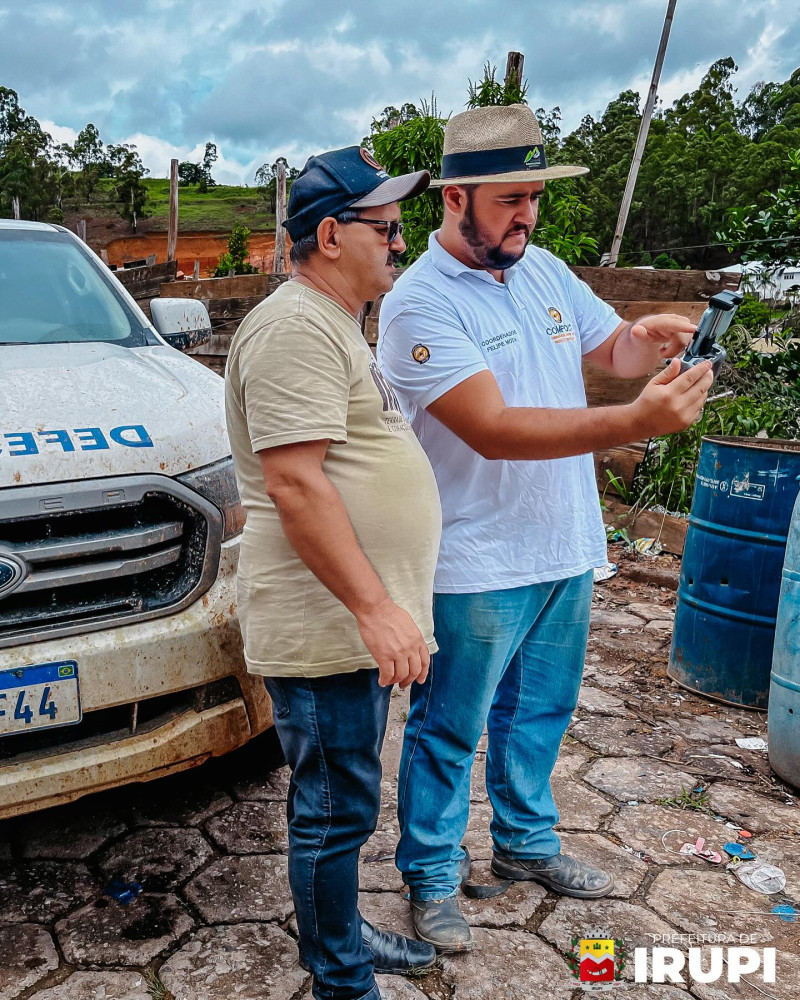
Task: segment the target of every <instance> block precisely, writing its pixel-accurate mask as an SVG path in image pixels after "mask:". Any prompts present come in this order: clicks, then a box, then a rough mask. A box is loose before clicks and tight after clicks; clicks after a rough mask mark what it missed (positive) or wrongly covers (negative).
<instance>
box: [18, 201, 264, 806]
mask: <svg viewBox="0 0 800 1000" xmlns="http://www.w3.org/2000/svg"><path fill="white" fill-rule="evenodd" d="M152 313H153V323H154V324H155V326H157V327H158V328H159V330H160V333H159V332H157V331H156V328H155V326H154V325H153V324H151V323H150V322H149V321H148V319H147V318H146V316H145V315H144V313H143V312H142V310H141V309H140V308H139V307H138V306H137V304H136V303H135V301H134V300H133V299H132V298H131V297H130V295H129V294H128V293H127V291H126V290H125V289H124V288H123V286H122V285H121V283H120V282H119V281H118V280H117V279H116V278H115V277H114V276H113V274H112V273H111V272H110V271H109V270H108V268H107V267H106V266H105V265H104V264H103V263H102V262H101V261H100V260H99V259H98V258H97V257H96V256H95V255H94V254H93V253H92V252H91V251H90V250H89V249H88V248H87V247H86V246H85V245H84V244H83V243H82V242H81V241H80V240H78V239H77V238H76V237H75V236H74V235H72V234H71V233H70V232H68V231H67V230H65V229H63V228H61V227H59V226H51V225H46V224H40V223H31V222H16V221H14V222H11V221H7V220H0V819H2V818H4V817H8V816H13V815H17V814H20V813H25V812H29V811H31V810H34V809H39V808H42V807H45V806H51V805H55V804H57V803H62V802H67V801H70V800H72V799H75V798H77V797H79V796H81V795H83V794H85V793H88V792H93V791H97V790H99V789H104V788H110V787H113V786H115V785H120V784H123V783H125V782H129V781H146V780H149V779H151V778H155V777H158V776H159V775H164V774H169V773H171V772H173V771H177V770H180V769H181V768H185V767H190V766H193V765H195V764H199V763H201V762H202V761H204V760H205V759H207V758H208V757H210V756H212V755H217V754H221V753H225V752H226V751H228V750H231V749H233V748H235V747H238V746H240V745H242V744H243V743H245V742H246V741H247V740H248V739H250V737H251V736H253V735H255V734H256V733H259V732H261V731H263V730H264V729H266V728H267V727H268V726H269V725H270V723H271V721H272V717H271V712H270V705H269V700H268V698H267V695H266V693H265V690H264V686H263V683H262V682H261V680H260V679H259V678H257V677H252V676H248V675H247V673H246V672H245V667H244V661H243V657H242V646H241V637H240V633H239V627H238V622H237V618H236V603H235V602H236V567H237V562H238V554H239V540H240V534H241V530H242V525H243V511H242V508H241V505H240V502H239V496H238V493H237V489H236V483H235V480H234V474H233V465H232V461H231V457H230V445H229V443H228V439H227V435H226V431H225V417H224V406H223V382H222V380H221V379H220V378H219V376H217V375H216V374H214V373H213V372H211V371H208V370H207V369H206V368H204V367H203V366H202V365H200V364H198V362H196V361H194V360H192V359H191V358H187V357H185V356H184V355H183V354H181V353H180V350H176V349H175V348H176V347H178V348H179V349H185V348H186V347H187V346H190V345H191V344H193V343H197V342H202V340H203V339H204V338H205V339H207V337H208V336H209V335H210V329H209V328H210V323H209V320H208V314H207V312H206V311H205V308H204V307H203V306H202V305H201V304H200V303H196V302H192V301H191V300H185V299H179V300H154V303H153V306H152ZM170 344H173V346H170Z"/></svg>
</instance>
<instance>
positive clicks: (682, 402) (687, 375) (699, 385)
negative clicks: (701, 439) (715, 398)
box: [630, 359, 714, 437]
mask: <svg viewBox="0 0 800 1000" xmlns="http://www.w3.org/2000/svg"><path fill="white" fill-rule="evenodd" d="M680 371H681V365H680V361H678V360H677V359H673V361H672V363H671V364H670V366H669V367H668V368H665V369H664V371H663V372H659V373H658V375H656V377H655V378H653V379H651V380H650V381H649V382H648V383H647V385H646V386H645V387H644V389H643V390H642V392H641V395H640V396H639V398H638V399H636V400H634V402H633V403H631V404H630V405H631V407H632V409H633V410H634V420H635V426H637V427H640V428H641V433H642V436H643V437H658V436H659V435H661V434H674V433H675V432H676V431H682V430H684V429H685V428H686V427H689V426H690V425H691V424H693V423H694V421H695V420H697V418H698V417H699V416H700V414H701V413H702V412H703V406H704V405H705V401H706V397H707V396H708V390H709V389H710V388H711V384H712V382H713V381H714V373H713V371H712V370H711V362H710V361H704V362H703V363H702V364H700V365H695V367H694V368H689V369H688V371H685V372H684V373H683V374H682V375H681V373H680Z"/></svg>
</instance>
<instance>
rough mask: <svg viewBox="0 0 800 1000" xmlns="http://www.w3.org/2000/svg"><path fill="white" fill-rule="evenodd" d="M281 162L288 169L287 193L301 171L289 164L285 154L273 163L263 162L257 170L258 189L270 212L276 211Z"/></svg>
mask: <svg viewBox="0 0 800 1000" xmlns="http://www.w3.org/2000/svg"><path fill="white" fill-rule="evenodd" d="M279 163H282V164H283V167H284V170H285V171H286V191H287V193H288V192H289V191H290V190H291V188H292V183H293V181H294V179H295V178H296V177H297V176H298V175H299V173H300V171H299V170H298V168H297V167H291V166H289V162H288V160H287V159H286V157H285V156H279V157H278V159H277V160H276V161H275V162H274V163H273V164H271V165H270V164H269V163H262V164H261V166H260V167H259V168H258V170H256V174H255V182H256V190H257V191H258V194H259V197H261V198H263V199H264V201H265V202H266V204H267V207H268V209H269V211H270V212H274V211H275V203H276V201H277V189H278V182H277V177H278V164H279Z"/></svg>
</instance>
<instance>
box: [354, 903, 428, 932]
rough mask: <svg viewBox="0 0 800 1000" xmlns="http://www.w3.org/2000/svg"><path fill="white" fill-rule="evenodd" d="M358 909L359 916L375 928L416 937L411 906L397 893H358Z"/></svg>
mask: <svg viewBox="0 0 800 1000" xmlns="http://www.w3.org/2000/svg"><path fill="white" fill-rule="evenodd" d="M358 909H359V912H360V913H361V916H362V917H363V918H364V919H365V920H368V921H369V922H370V923H371V924H374V926H375V927H380V928H381V929H382V930H385V931H397V933H398V934H405V935H406V937H416V935H415V934H414V923H413V921H412V919H411V904H410V903H409V902H408V900H407V899H404V898H403V896H402V895H401V894H400V893H399V892H398V893H395V892H360V893H359V894H358Z"/></svg>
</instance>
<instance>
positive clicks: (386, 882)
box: [358, 858, 403, 892]
mask: <svg viewBox="0 0 800 1000" xmlns="http://www.w3.org/2000/svg"><path fill="white" fill-rule="evenodd" d="M358 887H359V889H361V890H362V892H402V890H403V876H402V875H401V874H400V872H399V871H398V870H397V866H396V865H395V863H394V859H393V858H392V859H390V860H388V861H372V862H370V861H364V860H362V861H361V863H360V864H359V866H358Z"/></svg>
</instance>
